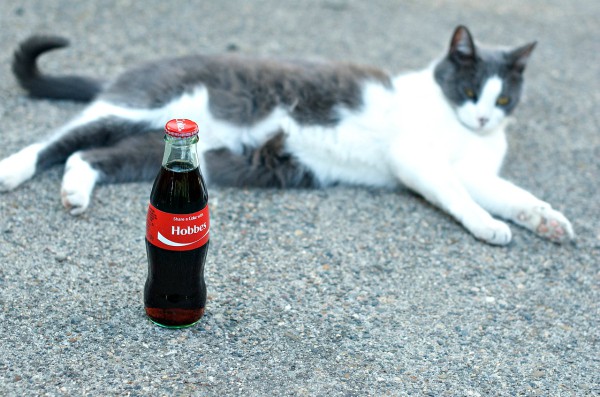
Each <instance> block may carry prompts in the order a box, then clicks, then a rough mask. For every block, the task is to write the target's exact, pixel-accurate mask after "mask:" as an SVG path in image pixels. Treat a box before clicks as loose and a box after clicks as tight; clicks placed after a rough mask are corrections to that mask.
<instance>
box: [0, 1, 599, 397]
mask: <svg viewBox="0 0 600 397" xmlns="http://www.w3.org/2000/svg"><path fill="white" fill-rule="evenodd" d="M599 4H600V3H598V2H597V1H596V0H586V1H573V2H566V1H562V0H551V1H542V0H533V1H526V2H524V1H520V0H504V1H501V2H498V1H474V0H459V1H443V0H438V1H436V0H424V1H402V2H401V1H392V0H387V1H386V0H371V1H358V0H348V1H344V0H323V1H318V0H311V1H308V0H307V1H279V0H253V1H243V0H236V1H213V2H208V1H195V2H167V1H159V0H146V1H137V2H135V1H127V0H106V1H93V2H92V1H67V0H57V1H43V2H42V1H33V0H27V1H17V0H3V1H2V2H0V123H1V131H0V137H1V142H2V143H1V145H0V157H5V156H7V155H9V154H10V153H12V152H14V151H16V150H18V149H20V148H21V147H22V146H24V145H26V144H28V143H30V142H32V141H34V140H36V139H38V138H39V137H42V136H45V135H46V134H48V133H49V132H50V131H51V130H52V129H53V128H55V127H57V126H59V125H61V124H62V123H63V122H64V121H66V120H68V119H69V118H70V117H72V116H73V115H74V114H76V113H77V112H78V111H79V110H80V109H82V105H78V104H74V103H68V102H58V103H57V102H50V101H43V100H31V99H29V98H27V97H26V96H25V95H24V93H23V91H22V90H20V89H19V88H18V87H17V85H16V83H15V80H14V78H13V77H12V74H11V72H10V60H11V54H12V51H13V50H14V48H15V47H16V45H17V44H18V43H19V41H20V40H22V39H24V38H25V37H27V36H28V35H29V34H32V33H40V32H41V33H54V34H60V35H64V36H66V37H68V38H70V39H71V41H72V46H71V47H70V48H69V49H68V50H64V51H60V52H56V53H55V54H53V55H49V56H46V57H44V58H43V60H42V65H43V66H42V67H43V68H44V69H45V70H46V71H49V72H54V73H62V72H74V73H86V74H89V75H94V76H111V75H114V74H115V73H117V72H119V71H122V70H124V69H126V68H127V67H128V66H129V65H133V64H136V63H138V62H140V61H144V60H149V59H154V58H157V57H163V56H173V55H181V54H186V53H189V52H208V53H215V52H222V51H225V50H227V49H228V48H237V49H238V50H239V51H242V52H246V53H251V54H261V55H268V54H273V55H283V56H293V57H311V58H312V57H323V58H332V59H340V60H350V61H357V62H361V63H368V64H374V65H380V66H382V67H385V68H386V69H389V70H393V71H402V70H407V69H413V68H420V67H423V66H425V65H427V64H428V63H429V62H430V61H431V60H432V59H433V58H434V57H436V56H438V55H439V54H441V53H442V52H443V51H445V49H446V45H447V43H448V41H449V39H450V34H451V32H452V30H453V28H454V27H455V26H456V25H458V24H466V25H467V26H469V27H470V29H471V31H472V32H473V34H474V35H475V37H476V38H477V39H479V40H480V41H483V42H486V43H497V44H505V45H519V44H524V43H526V42H528V41H531V40H538V47H537V48H536V50H535V52H534V55H533V57H532V59H531V63H530V65H529V68H528V70H527V72H526V80H527V85H528V90H527V98H526V101H525V102H524V103H523V104H522V105H521V106H520V108H519V110H518V112H517V114H516V117H517V122H516V123H514V124H513V125H512V126H511V128H510V137H509V145H510V155H509V157H508V159H507V163H506V166H505V168H504V170H503V174H504V175H505V176H506V177H508V178H509V179H511V180H512V181H514V182H516V183H517V184H519V185H521V186H523V187H525V188H527V189H529V190H530V191H532V192H533V193H534V194H536V195H538V196H540V197H542V198H543V199H545V200H547V201H548V202H550V203H552V204H553V206H554V207H555V208H557V209H559V210H561V211H563V212H564V213H565V214H566V215H567V217H569V218H570V219H571V221H572V222H573V225H574V228H575V231H576V233H577V234H578V237H577V240H576V243H575V244H573V245H566V246H557V245H554V244H551V243H548V242H546V241H543V240H541V239H538V238H536V237H535V236H533V235H532V234H530V233H528V232H526V231H524V230H522V229H519V228H517V227H516V226H513V227H512V229H513V234H514V240H513V242H512V244H511V245H510V246H508V247H491V246H488V245H485V244H483V243H481V242H478V241H476V240H475V239H473V238H472V237H471V236H470V235H469V234H467V233H466V232H465V231H464V230H463V229H462V228H461V227H460V226H459V225H457V224H456V223H455V222H454V221H453V220H451V219H450V218H449V217H448V216H446V215H445V214H443V213H441V212H440V211H438V210H436V209H435V208H433V207H432V206H430V205H428V204H426V203H425V202H424V201H423V200H422V199H420V198H419V197H416V196H415V195H412V194H410V193H407V192H405V191H393V192H392V191H382V190H368V189H362V188H346V187H339V188H334V189H330V190H321V191H271V190H266V191H265V190H262V191H261V190H235V189H216V190H212V191H211V192H210V194H211V203H212V204H211V205H212V214H211V216H212V226H213V231H212V239H211V248H210V252H209V262H208V264H207V272H206V277H207V284H208V289H209V300H208V306H207V313H206V316H205V318H204V319H203V320H202V321H201V322H200V324H198V325H197V326H195V327H193V328H190V329H186V330H180V331H173V330H165V329H161V328H159V327H157V326H154V325H153V324H151V323H150V322H149V321H147V320H146V318H145V316H144V312H143V308H142V288H143V284H144V280H145V277H146V257H145V249H144V231H145V210H146V203H147V200H148V195H149V192H150V187H151V185H150V183H133V184H122V185H112V186H102V187H100V188H98V189H97V191H96V192H95V194H94V201H93V203H92V205H91V207H90V209H89V211H88V212H87V213H86V214H85V215H83V216H81V217H77V218H75V217H72V216H70V215H68V213H67V212H66V211H64V210H63V208H62V206H61V203H60V198H59V186H60V178H61V174H62V167H56V168H53V169H51V170H50V171H48V172H46V173H44V174H43V175H40V176H39V177H36V178H35V179H34V180H32V181H31V182H30V183H27V184H26V185H24V186H22V187H21V188H19V189H17V190H15V191H13V192H10V193H6V194H1V195H0V395H3V396H27V395H48V396H62V395H72V396H80V395H86V396H87V395H90V396H109V395H123V396H125V395H132V396H136V395H137V396H145V395H151V396H163V395H164V396H175V395H181V396H184V395H202V396H225V395H227V396H229V395H232V396H235V395H239V396H284V395H285V396H288V395H289V396H302V395H310V396H363V395H365V396H366V395H369V396H384V395H392V396H405V395H415V396H419V395H425V396H490V395H502V396H504V395H507V396H512V395H519V396H520V395H526V396H529V395H543V396H586V395H600V375H599V374H600V371H599V368H600V349H599V346H598V343H599V337H600V331H599V318H600V313H599V312H600V310H599V304H598V302H599V301H600V296H599V295H600V294H599V285H600V277H599V274H600V266H599V262H600V259H599V257H600V255H599V254H600V224H599V221H600V204H599V199H600V194H599V188H600V182H599V181H600V134H599V126H600V116H599V114H600V112H598V108H599V107H600V94H599V93H600V90H599V88H600V84H599V80H598V76H599V68H600V67H599V65H600V44H599V43H600V41H599V37H600V24H599V23H598V21H599V20H600V5H599Z"/></svg>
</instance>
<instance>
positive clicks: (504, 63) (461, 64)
mask: <svg viewBox="0 0 600 397" xmlns="http://www.w3.org/2000/svg"><path fill="white" fill-rule="evenodd" d="M535 44H536V43H535V42H533V43H530V44H526V45H524V46H522V47H518V48H515V49H510V50H491V49H484V48H481V47H478V46H475V44H474V42H473V38H472V36H471V33H469V31H468V30H467V28H466V27H464V26H459V27H457V28H456V30H455V31H454V34H453V35H452V40H451V41H450V49H449V51H448V53H447V55H446V56H445V57H444V58H443V59H442V60H441V61H440V62H439V63H438V64H437V65H436V67H435V79H436V82H437V83H438V84H439V86H440V87H441V89H442V91H443V93H444V96H445V97H446V99H447V100H448V102H449V103H450V104H451V106H452V107H453V109H454V110H455V112H456V116H457V117H458V119H459V120H460V122H461V123H462V124H463V125H465V126H466V127H468V128H470V129H471V130H473V131H475V132H478V133H485V132H487V131H491V130H493V129H495V128H496V127H497V126H498V125H499V124H500V123H502V121H503V120H504V119H505V117H506V116H508V115H509V114H511V113H512V111H513V110H514V109H515V106H516V105H517V103H518V102H519V100H520V98H521V92H522V86H523V71H524V70H525V65H526V63H527V60H528V59H529V56H530V55H531V52H532V51H533V49H534V47H535Z"/></svg>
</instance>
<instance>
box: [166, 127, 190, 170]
mask: <svg viewBox="0 0 600 397" xmlns="http://www.w3.org/2000/svg"><path fill="white" fill-rule="evenodd" d="M164 139H165V143H166V145H165V154H164V156H163V161H162V165H163V167H165V168H166V169H169V170H172V171H189V170H192V169H194V168H198V163H199V162H198V148H197V143H198V136H197V135H194V136H192V137H189V138H175V137H172V136H169V135H165V138H164Z"/></svg>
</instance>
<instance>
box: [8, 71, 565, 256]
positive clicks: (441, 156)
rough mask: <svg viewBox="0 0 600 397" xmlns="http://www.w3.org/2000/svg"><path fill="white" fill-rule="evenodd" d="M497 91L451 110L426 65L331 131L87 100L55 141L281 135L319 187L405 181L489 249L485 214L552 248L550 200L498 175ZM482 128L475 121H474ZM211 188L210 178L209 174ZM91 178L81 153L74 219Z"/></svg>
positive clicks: (18, 169)
mask: <svg viewBox="0 0 600 397" xmlns="http://www.w3.org/2000/svg"><path fill="white" fill-rule="evenodd" d="M501 92H502V82H501V80H500V79H499V78H498V77H493V78H491V79H489V80H488V81H487V82H486V84H485V85H484V88H483V90H482V94H481V95H480V98H479V100H478V101H477V103H475V104H467V105H464V106H461V107H459V108H458V109H453V108H452V107H451V106H450V105H449V104H448V102H447V101H446V99H445V97H444V95H443V93H442V91H441V89H440V88H439V86H438V85H437V84H436V82H435V81H434V77H433V68H432V67H429V68H427V69H425V70H423V71H420V72H415V73H410V74H405V75H401V76H398V77H397V78H395V79H394V81H393V89H387V88H384V87H382V86H381V85H380V84H376V83H367V84H366V85H365V86H364V98H363V103H364V104H365V105H366V106H363V107H362V109H361V110H360V111H351V110H348V109H344V108H339V109H337V111H339V112H340V115H341V122H340V123H339V124H337V125H336V126H335V127H322V126H308V127H307V126H302V125H300V124H298V123H297V122H296V121H295V120H294V119H293V118H291V117H290V116H289V112H288V110H289V109H286V108H282V107H279V108H276V109H275V110H274V111H273V112H272V113H271V114H270V115H269V116H268V117H266V118H265V119H264V120H263V121H261V122H259V123H256V124H254V125H253V126H252V127H239V126H237V125H233V124H231V123H227V122H224V121H222V120H217V119H215V118H214V117H213V116H212V115H211V113H210V111H209V109H208V92H207V90H206V89H205V88H203V87H199V88H198V89H196V90H194V91H192V92H191V93H187V94H184V95H182V96H181V97H179V98H176V99H175V100H173V101H172V102H170V103H168V104H166V105H165V106H163V107H162V108H159V109H151V110H150V109H133V108H126V107H123V106H117V105H114V104H111V103H107V102H104V101H96V102H94V103H92V104H91V105H90V106H89V107H88V108H87V109H86V110H85V111H84V112H83V113H82V114H81V116H80V117H78V118H76V119H74V120H73V121H72V122H71V123H69V124H67V125H66V126H65V127H63V128H62V129H60V130H58V131H57V133H56V134H55V137H54V138H52V139H58V138H59V137H60V136H61V135H62V134H64V133H65V132H67V131H68V130H69V129H70V128H73V127H75V126H77V125H81V124H85V123H87V122H90V121H93V120H97V119H100V118H102V117H106V116H118V117H120V118H124V119H128V120H131V121H135V122H139V121H144V122H147V123H150V124H151V125H153V126H154V127H156V128H162V127H163V126H164V124H165V123H166V122H167V121H168V120H170V119H172V118H189V119H193V120H195V121H197V122H198V124H199V128H200V134H199V136H200V142H199V151H200V153H199V154H200V164H201V167H202V168H205V163H204V159H203V157H204V156H203V153H204V152H205V151H207V150H210V149H214V148H221V147H227V148H229V149H230V150H233V151H235V152H239V151H241V149H242V147H243V146H244V145H251V146H256V145H259V144H261V143H262V142H265V141H266V140H267V139H268V138H269V137H270V136H271V134H273V133H274V132H276V131H277V130H279V129H281V130H283V131H285V133H286V134H287V139H286V149H287V150H288V151H289V152H290V153H292V154H293V155H294V156H295V157H296V158H297V159H298V161H300V162H301V163H302V164H304V165H305V166H306V167H307V168H309V169H310V170H311V171H312V172H313V174H314V176H315V177H316V178H317V180H318V181H319V182H320V184H322V185H324V186H326V185H328V184H331V183H338V182H340V183H349V184H361V185H370V186H389V187H393V186H396V185H397V184H398V183H401V184H404V185H406V186H407V187H409V188H411V189H413V190H414V191H416V192H418V193H420V194H421V195H423V197H425V198H426V199H427V200H429V201H430V202H432V203H433V204H435V205H437V206H439V207H440V208H442V209H443V210H445V211H447V212H448V213H449V214H451V215H452V216H453V217H454V218H456V220H457V221H459V222H460V223H461V224H462V225H464V227H465V228H466V229H468V230H469V231H470V232H471V233H472V234H473V235H474V236H476V237H477V238H479V239H482V240H484V241H486V242H488V243H490V244H499V245H502V244H507V243H508V242H509V241H510V240H511V231H510V229H509V227H508V226H507V225H506V224H505V223H503V222H501V221H499V220H496V219H494V218H493V217H492V214H493V215H496V216H499V217H501V218H505V219H508V220H512V221H514V222H515V223H517V224H519V225H522V226H524V227H526V228H529V229H531V230H533V231H534V232H536V233H537V234H539V235H541V236H544V237H546V238H549V239H551V240H553V241H559V242H560V241H564V240H566V239H568V238H571V237H573V230H572V227H571V225H570V223H569V221H568V220H567V219H566V218H565V217H564V216H563V215H562V214H560V213H559V212H557V211H555V210H553V209H552V208H551V207H550V206H549V205H548V204H547V203H545V202H543V201H541V200H539V199H537V198H536V197H534V196H533V195H531V194H530V193H528V192H526V191H524V190H522V189H520V188H518V187H516V186H514V185H513V184H511V183H509V182H507V181H505V180H503V179H501V178H499V177H498V176H497V175H498V172H499V170H500V167H501V165H502V161H503V158H504V155H505V153H506V147H507V145H506V138H505V132H504V128H505V125H506V119H505V115H504V112H503V111H502V110H501V109H499V108H498V107H497V106H496V100H497V98H498V95H499V94H500V93H501ZM481 118H485V119H487V121H486V122H485V123H481V122H480V119H481ZM43 147H44V145H43V144H36V145H32V146H30V147H28V148H25V149H24V150H22V151H21V152H19V153H17V154H15V155H13V156H11V157H9V158H7V159H5V160H2V161H1V162H0V189H2V190H10V189H13V188H14V187H16V186H18V185H19V184H20V183H22V182H23V181H25V180H27V179H29V178H30V177H31V176H32V175H33V173H34V172H35V161H36V159H37V153H39V151H40V150H41V149H42V148H43ZM206 177H207V180H209V181H210V175H206ZM97 180H98V172H97V171H96V170H94V169H93V168H92V167H91V166H90V165H89V164H88V163H86V162H85V161H83V160H82V158H81V156H80V155H79V154H77V153H76V154H74V155H72V156H71V157H70V158H69V160H68V161H67V166H66V170H65V175H64V178H63V183H62V193H61V194H62V197H63V204H64V205H65V206H66V207H67V208H69V209H70V211H71V213H72V214H80V213H82V212H83V211H85V210H86V208H87V207H88V205H89V202H90V196H91V193H92V190H93V188H94V185H95V183H96V181H97Z"/></svg>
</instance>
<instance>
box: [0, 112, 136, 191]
mask: <svg viewBox="0 0 600 397" xmlns="http://www.w3.org/2000/svg"><path fill="white" fill-rule="evenodd" d="M147 130H148V127H147V126H146V125H145V124H144V123H135V122H131V121H128V120H123V119H119V118H117V117H113V116H105V117H100V118H97V119H94V120H91V121H88V120H83V118H80V119H75V120H74V121H72V122H71V123H69V124H67V125H65V126H64V127H63V128H61V129H59V130H58V131H57V133H55V135H54V137H52V138H50V139H49V140H46V141H42V142H38V143H34V144H32V145H29V146H27V147H25V148H24V149H22V150H20V151H18V152H16V153H14V154H13V155H11V156H9V157H7V158H5V159H3V160H1V161H0V191H9V190H12V189H15V188H16V187H18V186H19V185H21V184H22V183H24V182H26V181H27V180H29V179H31V178H32V177H33V176H35V175H36V174H37V173H39V172H41V171H44V170H46V169H48V168H49V167H51V166H53V165H56V164H60V163H63V162H64V161H65V160H66V159H67V158H68V157H69V156H70V155H71V154H73V153H75V152H76V151H78V150H84V149H88V148H92V147H103V146H108V145H113V144H115V143H116V142H118V141H119V140H121V139H123V138H124V137H128V136H130V135H136V134H139V133H143V132H145V131H147Z"/></svg>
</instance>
